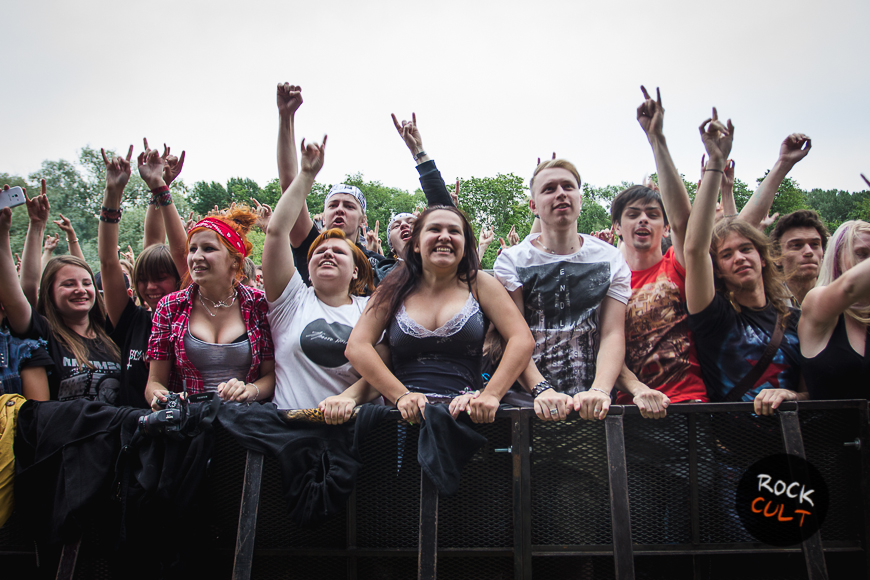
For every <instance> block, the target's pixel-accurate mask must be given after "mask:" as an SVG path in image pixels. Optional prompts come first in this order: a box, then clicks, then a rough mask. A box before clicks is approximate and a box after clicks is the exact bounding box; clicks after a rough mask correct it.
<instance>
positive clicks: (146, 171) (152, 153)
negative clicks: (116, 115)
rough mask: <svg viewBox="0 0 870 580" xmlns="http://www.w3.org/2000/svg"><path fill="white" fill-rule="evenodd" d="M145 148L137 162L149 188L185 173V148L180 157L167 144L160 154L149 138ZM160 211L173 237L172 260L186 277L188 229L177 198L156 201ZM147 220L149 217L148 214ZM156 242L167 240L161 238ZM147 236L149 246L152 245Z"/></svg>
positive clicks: (164, 228)
mask: <svg viewBox="0 0 870 580" xmlns="http://www.w3.org/2000/svg"><path fill="white" fill-rule="evenodd" d="M144 143H145V151H143V152H142V153H140V154H139V157H138V159H137V165H138V168H139V176H140V177H141V178H142V180H143V181H144V182H145V184H146V185H147V186H148V188H149V189H152V190H153V189H157V188H158V187H164V186H168V185H169V184H170V183H172V181H174V180H175V178H176V177H178V175H179V174H180V173H181V169H182V167H183V166H184V157H185V152H184V151H182V152H181V157H180V158H176V157H175V156H174V155H170V148H169V147H167V146H166V145H165V144H164V146H163V148H164V149H163V155H162V156H161V155H158V153H157V150H156V149H149V148H148V140H147V139H145V140H144ZM154 207H155V208H157V209H156V212H157V213H159V214H160V217H161V218H162V220H161V221H162V223H163V231H164V232H165V234H166V237H167V238H168V241H169V253H170V254H171V255H172V263H173V264H175V269H176V270H177V271H178V275H179V276H180V277H182V278H183V277H184V275H185V274H186V273H187V232H185V230H184V224H183V223H182V221H181V216H180V215H178V208H176V207H175V202H172V203H170V204H169V205H165V206H160V205H155V206H154ZM148 213H149V214H152V213H155V210H153V209H149V210H148ZM146 220H147V218H146ZM152 243H159V244H162V243H163V238H162V234H161V239H160V240H159V241H154V242H152ZM148 245H149V244H148V241H147V240H146V245H145V247H148Z"/></svg>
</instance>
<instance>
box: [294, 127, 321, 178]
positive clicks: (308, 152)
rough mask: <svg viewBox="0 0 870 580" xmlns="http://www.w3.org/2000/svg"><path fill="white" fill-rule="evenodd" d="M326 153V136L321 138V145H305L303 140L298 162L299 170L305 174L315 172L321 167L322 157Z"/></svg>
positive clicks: (315, 173)
mask: <svg viewBox="0 0 870 580" xmlns="http://www.w3.org/2000/svg"><path fill="white" fill-rule="evenodd" d="M325 153H326V135H324V136H323V143H322V144H320V145H318V144H317V143H309V144H308V145H306V144H305V139H303V140H302V159H301V160H300V163H299V165H300V168H301V170H302V171H304V172H306V173H313V174H314V175H317V172H318V171H320V169H321V168H322V167H323V156H324V154H325Z"/></svg>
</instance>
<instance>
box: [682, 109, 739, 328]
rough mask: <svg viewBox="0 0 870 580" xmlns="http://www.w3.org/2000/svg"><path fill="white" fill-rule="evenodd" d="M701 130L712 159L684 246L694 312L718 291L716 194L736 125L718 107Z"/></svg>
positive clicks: (688, 293)
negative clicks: (723, 119)
mask: <svg viewBox="0 0 870 580" xmlns="http://www.w3.org/2000/svg"><path fill="white" fill-rule="evenodd" d="M700 131H701V138H702V140H703V141H704V147H705V148H706V149H707V154H708V155H709V156H710V160H709V161H708V162H707V171H706V172H704V177H703V178H702V179H701V186H700V187H699V188H698V193H697V194H696V195H695V205H694V206H693V207H692V213H691V215H690V216H689V225H688V229H687V231H686V242H685V247H684V249H683V251H684V255H685V259H686V304H687V306H688V310H689V313H690V314H696V313H698V312H701V311H702V310H704V309H705V308H706V307H707V306H709V305H710V303H711V302H712V301H713V298H714V297H715V295H716V287H715V284H714V278H713V261H712V259H711V258H710V243H711V241H712V239H713V224H714V221H715V214H716V197H717V194H718V193H719V183H720V181H721V178H722V176H721V174H720V171H722V170H724V168H725V162H726V160H727V159H728V154H729V153H730V152H731V143H732V139H733V135H734V126H733V125H732V124H731V121H730V120H729V121H728V126H727V128H726V127H725V125H723V124H722V123H720V122H719V120H718V116H717V114H716V109H713V117H712V118H711V119H707V120H706V121H704V122H703V123H702V124H701V127H700ZM711 169H712V170H714V171H710V170H711ZM715 170H719V171H715Z"/></svg>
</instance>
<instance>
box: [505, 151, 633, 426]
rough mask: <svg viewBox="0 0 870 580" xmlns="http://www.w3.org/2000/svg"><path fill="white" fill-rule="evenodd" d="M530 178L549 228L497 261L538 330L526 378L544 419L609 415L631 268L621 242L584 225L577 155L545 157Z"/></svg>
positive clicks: (535, 208) (537, 210)
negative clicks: (580, 227) (573, 159)
mask: <svg viewBox="0 0 870 580" xmlns="http://www.w3.org/2000/svg"><path fill="white" fill-rule="evenodd" d="M529 185H530V189H531V194H532V198H531V200H530V201H529V207H530V208H531V210H532V212H533V213H534V214H535V215H537V216H538V217H539V218H540V221H541V233H540V234H532V235H530V236H528V237H527V238H526V239H525V240H523V241H522V242H521V243H520V244H518V245H516V246H513V247H511V248H508V249H506V250H504V251H503V252H502V253H501V255H500V256H499V257H498V259H497V260H496V262H495V266H494V270H495V274H496V276H497V277H498V279H499V280H500V281H501V283H502V284H503V285H504V286H505V288H507V290H508V292H509V293H510V295H511V297H512V298H513V299H514V302H516V305H517V307H518V308H519V309H520V312H522V313H523V315H524V316H525V318H526V322H527V323H528V324H529V328H531V330H532V334H533V335H534V336H535V342H536V344H535V353H534V355H533V360H532V361H531V362H530V363H529V366H528V367H527V368H526V370H525V371H524V372H523V374H522V376H521V377H520V382H521V383H522V384H523V385H525V386H526V388H527V389H529V390H531V391H532V396H533V397H534V398H535V412H536V413H537V415H538V417H539V418H541V419H544V420H553V421H558V420H561V419H565V417H566V416H567V415H568V413H570V412H571V411H572V410H574V411H578V412H579V413H580V416H581V417H582V418H584V419H595V418H597V419H603V418H604V417H605V416H606V415H607V411H608V409H609V408H610V391H611V390H612V389H613V385H614V383H615V382H616V378H617V377H618V376H619V371H620V370H621V369H622V365H623V362H624V359H625V332H624V328H625V305H626V303H627V302H628V299H629V297H630V296H631V271H630V270H629V268H628V265H627V264H626V263H625V259H624V258H623V257H622V255H621V254H620V253H619V252H618V251H617V249H616V248H614V247H613V246H611V245H610V244H607V243H605V242H602V241H601V240H598V239H596V238H593V237H591V236H587V235H584V234H578V233H577V219H578V218H579V216H580V208H581V205H582V203H583V197H582V195H581V194H580V175H579V174H578V172H577V169H576V168H575V167H574V165H573V164H572V163H570V162H569V161H565V160H564V159H552V160H547V161H544V162H543V163H541V164H540V165H538V167H537V169H535V173H534V175H533V176H532V179H531V182H530V184H529Z"/></svg>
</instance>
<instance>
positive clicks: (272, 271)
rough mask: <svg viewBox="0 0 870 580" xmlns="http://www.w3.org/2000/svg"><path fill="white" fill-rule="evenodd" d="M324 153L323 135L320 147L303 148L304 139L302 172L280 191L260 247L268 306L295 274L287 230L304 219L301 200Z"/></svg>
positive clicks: (320, 165)
mask: <svg viewBox="0 0 870 580" xmlns="http://www.w3.org/2000/svg"><path fill="white" fill-rule="evenodd" d="M325 152H326V135H324V136H323V145H317V144H316V143H311V144H309V145H307V146H306V145H305V139H303V140H302V171H301V172H300V173H299V175H298V176H296V178H295V179H294V180H293V182H292V183H291V184H290V186H289V187H288V188H287V189H286V190H285V191H284V194H283V195H282V196H281V198H280V199H279V200H278V204H277V205H276V206H275V210H274V211H273V212H272V218H271V219H270V220H269V227H268V229H267V230H266V240H265V242H264V244H263V287H264V289H265V290H266V299H267V300H269V301H270V302H273V301H275V300H277V299H278V298H279V297H280V296H281V294H282V293H283V292H284V288H286V287H287V284H288V282H290V279H291V278H292V277H293V273H294V272H295V271H296V266H295V264H294V262H293V252H292V251H291V247H290V245H291V243H292V234H291V233H290V232H291V226H292V228H295V227H296V226H294V225H292V224H294V223H296V224H298V221H297V216H299V215H300V213H304V214H305V215H306V216H307V215H308V210H307V209H305V198H306V197H307V196H308V193H309V192H310V191H311V186H312V185H313V184H314V178H315V177H317V172H318V171H320V169H321V167H323V158H324V154H325ZM309 219H310V218H309Z"/></svg>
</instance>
